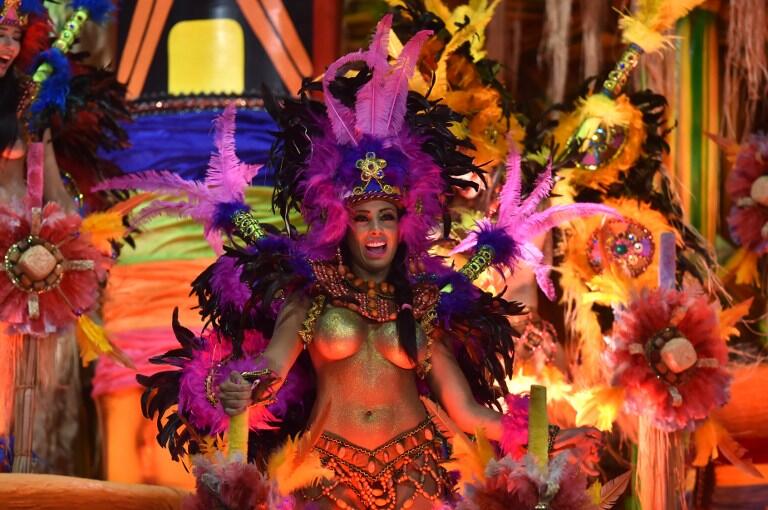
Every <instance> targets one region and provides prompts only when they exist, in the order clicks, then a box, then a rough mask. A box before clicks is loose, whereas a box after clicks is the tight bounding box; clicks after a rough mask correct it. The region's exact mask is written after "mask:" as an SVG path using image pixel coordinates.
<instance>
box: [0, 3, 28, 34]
mask: <svg viewBox="0 0 768 510" xmlns="http://www.w3.org/2000/svg"><path fill="white" fill-rule="evenodd" d="M26 24H27V15H26V14H21V0H5V2H4V4H3V8H2V10H0V25H11V26H19V27H23V26H26Z"/></svg>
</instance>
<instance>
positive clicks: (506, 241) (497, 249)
mask: <svg viewBox="0 0 768 510" xmlns="http://www.w3.org/2000/svg"><path fill="white" fill-rule="evenodd" d="M477 245H478V246H490V247H491V249H493V264H495V265H500V266H503V265H507V264H509V262H510V261H515V260H517V259H518V258H520V246H519V245H518V244H517V241H516V240H515V238H514V237H512V236H510V235H509V234H508V233H507V231H506V230H505V229H497V228H493V227H492V225H490V224H487V225H484V226H481V227H480V231H479V232H478V233H477Z"/></svg>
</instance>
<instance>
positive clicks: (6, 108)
mask: <svg viewBox="0 0 768 510" xmlns="http://www.w3.org/2000/svg"><path fill="white" fill-rule="evenodd" d="M19 99H20V91H19V81H18V79H17V78H16V74H15V73H14V71H13V69H12V68H11V69H8V72H7V73H5V76H3V77H2V78H0V151H4V150H5V149H8V148H10V147H13V144H15V143H16V139H17V138H18V137H19V122H18V120H17V118H16V108H17V107H18V104H19Z"/></svg>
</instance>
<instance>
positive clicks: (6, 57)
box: [0, 25, 21, 78]
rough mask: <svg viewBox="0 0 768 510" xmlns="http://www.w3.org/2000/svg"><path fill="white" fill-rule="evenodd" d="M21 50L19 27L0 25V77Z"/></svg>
mask: <svg viewBox="0 0 768 510" xmlns="http://www.w3.org/2000/svg"><path fill="white" fill-rule="evenodd" d="M20 50H21V29H20V28H19V27H13V26H8V25H0V78H2V77H3V76H5V75H6V73H7V72H8V69H10V68H11V66H12V65H13V61H14V60H16V57H18V56H19V51H20Z"/></svg>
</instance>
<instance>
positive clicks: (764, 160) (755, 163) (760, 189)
mask: <svg viewBox="0 0 768 510" xmlns="http://www.w3.org/2000/svg"><path fill="white" fill-rule="evenodd" d="M725 189H726V191H727V192H728V194H729V195H730V196H731V198H732V199H733V203H734V205H733V207H732V208H731V211H730V212H729V213H728V227H729V228H730V230H731V235H732V237H733V238H734V240H735V241H736V242H737V243H739V244H741V245H743V246H744V247H746V248H747V249H749V250H750V251H753V252H755V253H758V254H759V255H763V254H765V253H768V135H752V136H750V138H749V140H748V141H747V142H746V143H744V144H743V145H742V146H741V149H740V151H739V153H738V156H737V157H736V162H735V164H734V165H733V169H732V170H731V173H730V174H728V178H727V180H726V182H725Z"/></svg>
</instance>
